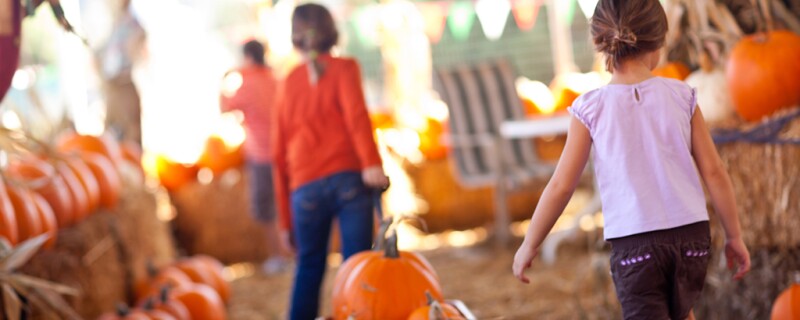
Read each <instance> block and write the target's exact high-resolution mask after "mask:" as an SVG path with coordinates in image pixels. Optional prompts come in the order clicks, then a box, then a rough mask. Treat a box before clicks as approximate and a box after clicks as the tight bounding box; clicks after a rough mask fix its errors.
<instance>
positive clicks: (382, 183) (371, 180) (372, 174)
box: [361, 166, 389, 188]
mask: <svg viewBox="0 0 800 320" xmlns="http://www.w3.org/2000/svg"><path fill="white" fill-rule="evenodd" d="M361 179H363V180H364V184H366V185H367V186H368V187H372V188H386V187H388V186H389V177H387V176H386V174H384V173H383V168H381V166H372V167H369V168H366V169H364V171H361Z"/></svg>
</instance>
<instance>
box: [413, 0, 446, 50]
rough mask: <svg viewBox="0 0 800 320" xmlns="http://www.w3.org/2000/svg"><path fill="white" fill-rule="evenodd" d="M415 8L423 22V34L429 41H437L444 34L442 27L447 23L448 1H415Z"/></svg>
mask: <svg viewBox="0 0 800 320" xmlns="http://www.w3.org/2000/svg"><path fill="white" fill-rule="evenodd" d="M416 5H417V8H418V9H419V12H420V14H421V15H422V20H423V23H425V34H426V35H427V36H428V39H430V41H431V43H438V42H439V40H441V39H442V34H444V27H445V25H446V24H447V9H448V3H447V2H444V1H436V2H417V3H416Z"/></svg>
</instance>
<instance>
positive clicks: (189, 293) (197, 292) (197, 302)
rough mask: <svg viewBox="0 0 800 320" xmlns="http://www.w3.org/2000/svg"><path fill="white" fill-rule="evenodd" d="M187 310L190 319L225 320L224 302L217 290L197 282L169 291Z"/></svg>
mask: <svg viewBox="0 0 800 320" xmlns="http://www.w3.org/2000/svg"><path fill="white" fill-rule="evenodd" d="M171 294H172V297H173V298H174V299H175V300H178V301H180V302H181V303H183V305H184V306H186V309H188V310H189V314H191V316H192V320H225V319H226V313H225V304H224V303H223V302H222V298H220V296H219V294H218V293H217V291H215V290H214V289H213V288H211V287H209V286H207V285H204V284H199V283H193V284H190V285H185V286H180V287H177V288H175V290H174V291H173V292H172V293H171Z"/></svg>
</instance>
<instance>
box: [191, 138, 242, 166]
mask: <svg viewBox="0 0 800 320" xmlns="http://www.w3.org/2000/svg"><path fill="white" fill-rule="evenodd" d="M242 164H244V153H243V150H242V146H241V145H238V146H230V145H228V144H227V143H225V140H224V139H222V137H220V136H218V135H211V136H210V137H208V139H206V144H205V147H204V149H203V153H202V154H201V155H200V159H199V160H198V161H197V165H198V166H200V167H202V168H209V169H211V171H212V172H214V174H220V173H223V172H225V171H226V170H228V169H231V168H237V167H239V166H241V165H242Z"/></svg>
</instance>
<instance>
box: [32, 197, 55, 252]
mask: <svg viewBox="0 0 800 320" xmlns="http://www.w3.org/2000/svg"><path fill="white" fill-rule="evenodd" d="M31 197H32V198H33V203H34V204H35V205H36V211H37V212H38V213H39V220H40V221H41V222H42V233H43V234H44V233H47V234H49V235H50V238H48V239H47V242H45V243H44V248H52V247H53V246H55V244H56V238H57V236H58V222H56V215H55V213H53V208H51V207H50V204H48V203H47V200H45V199H44V197H42V196H41V195H39V194H38V193H33V192H32V193H31Z"/></svg>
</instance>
